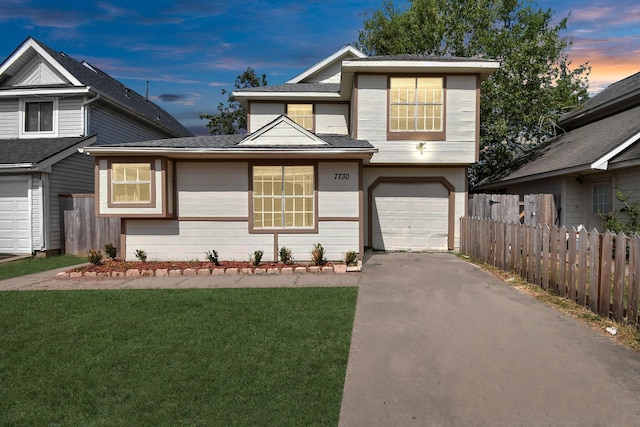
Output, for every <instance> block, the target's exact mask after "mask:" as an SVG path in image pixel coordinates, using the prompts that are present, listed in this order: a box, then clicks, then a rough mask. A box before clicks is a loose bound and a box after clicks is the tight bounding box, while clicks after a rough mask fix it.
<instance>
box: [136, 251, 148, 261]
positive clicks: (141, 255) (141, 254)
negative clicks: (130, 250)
mask: <svg viewBox="0 0 640 427" xmlns="http://www.w3.org/2000/svg"><path fill="white" fill-rule="evenodd" d="M135 256H136V258H138V259H139V260H140V261H142V262H146V261H147V253H146V252H145V251H143V250H142V249H136V251H135Z"/></svg>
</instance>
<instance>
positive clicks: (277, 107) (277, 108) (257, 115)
mask: <svg viewBox="0 0 640 427" xmlns="http://www.w3.org/2000/svg"><path fill="white" fill-rule="evenodd" d="M284 113H285V105H284V104H279V103H270V102H252V103H251V114H250V117H249V133H252V132H255V131H257V130H258V129H260V128H261V127H263V126H264V125H266V124H267V123H271V122H272V121H274V120H275V119H276V118H277V117H279V116H281V115H282V114H284Z"/></svg>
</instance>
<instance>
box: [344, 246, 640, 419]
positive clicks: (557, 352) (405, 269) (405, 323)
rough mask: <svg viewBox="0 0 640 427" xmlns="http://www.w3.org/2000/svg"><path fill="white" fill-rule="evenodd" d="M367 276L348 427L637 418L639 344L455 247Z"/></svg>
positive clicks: (383, 259)
mask: <svg viewBox="0 0 640 427" xmlns="http://www.w3.org/2000/svg"><path fill="white" fill-rule="evenodd" d="M362 277H363V278H366V279H367V283H366V284H362V285H361V286H360V293H359V296H358V306H357V311H356V317H355V324H354V333H353V338H352V342H351V352H350V355H349V364H348V369H347V378H346V383H345V389H344V398H343V401H342V410H341V417H340V426H343V427H347V426H543V425H553V426H604V425H610V426H613V425H616V426H639V425H640V353H637V352H634V351H631V350H628V349H626V348H624V347H622V346H620V345H619V344H617V343H615V342H613V341H612V340H610V339H609V338H607V337H606V336H604V335H602V334H600V333H598V332H596V331H594V330H592V329H589V328H588V327H587V326H585V325H583V324H581V323H579V322H577V321H575V320H573V319H571V318H568V317H566V316H564V315H562V314H560V313H558V312H556V311H554V310H553V309H551V308H548V307H547V306H545V305H544V304H542V303H540V302H538V301H536V300H534V299H533V298H531V297H529V296H527V295H525V294H523V293H521V292H519V291H518V290H516V289H513V288H511V287H509V286H508V285H506V284H505V283H504V282H501V281H499V280H497V279H496V278H494V277H493V276H492V275H490V274H488V273H486V272H484V271H482V270H481V269H479V268H477V267H475V266H474V265H472V264H469V263H467V262H465V261H462V260H459V259H458V258H456V257H455V256H453V255H450V254H375V255H373V256H372V257H371V258H369V259H368V261H367V262H366V264H365V273H364V274H363V275H362Z"/></svg>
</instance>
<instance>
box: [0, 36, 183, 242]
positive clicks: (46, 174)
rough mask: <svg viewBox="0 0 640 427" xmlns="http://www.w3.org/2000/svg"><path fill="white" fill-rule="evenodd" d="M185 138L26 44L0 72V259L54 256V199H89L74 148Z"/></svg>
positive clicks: (83, 68)
mask: <svg viewBox="0 0 640 427" xmlns="http://www.w3.org/2000/svg"><path fill="white" fill-rule="evenodd" d="M190 135H193V134H192V133H191V132H189V131H188V130H187V129H185V128H184V127H183V126H182V125H181V124H180V123H179V122H178V121H176V120H175V119H174V118H173V117H172V116H171V115H169V114H168V113H167V112H166V111H164V110H163V109H162V108H160V107H159V106H157V105H155V104H154V103H153V102H150V101H149V100H148V99H145V97H143V96H141V95H139V94H137V93H136V92H134V91H132V90H130V89H128V88H126V87H125V86H124V85H122V84H121V83H120V82H118V81H116V80H114V79H113V78H111V77H110V76H108V75H107V74H105V73H104V72H102V71H101V70H99V69H98V68H96V67H94V66H92V65H90V64H89V63H87V62H78V61H76V60H75V59H73V58H71V57H70V56H68V55H66V54H64V53H62V52H56V51H54V50H53V49H51V48H49V47H47V46H46V45H44V44H43V43H41V42H39V41H37V40H35V39H33V38H31V37H29V38H27V39H26V40H25V41H24V42H23V43H22V44H21V45H20V46H19V47H18V48H17V49H16V50H15V51H14V52H13V53H12V54H11V55H9V57H7V59H6V60H5V61H4V62H2V64H0V253H9V254H31V253H34V252H44V253H55V252H59V251H60V249H61V246H62V243H63V241H64V239H63V237H62V236H61V215H60V204H59V195H60V194H74V193H93V191H94V177H95V162H94V159H93V158H91V157H88V156H87V155H83V154H80V153H79V152H78V149H79V148H80V147H84V146H86V145H89V144H91V143H93V142H99V143H100V144H111V143H122V142H127V141H139V140H142V139H155V138H169V137H179V136H190Z"/></svg>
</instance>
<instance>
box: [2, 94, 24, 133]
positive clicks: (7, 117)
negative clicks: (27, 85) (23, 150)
mask: <svg viewBox="0 0 640 427" xmlns="http://www.w3.org/2000/svg"><path fill="white" fill-rule="evenodd" d="M19 110H20V107H19V103H18V100H17V99H3V100H0V139H9V138H17V137H18V126H19V123H20V113H19Z"/></svg>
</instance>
